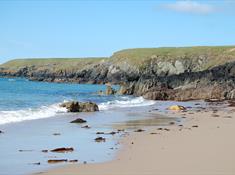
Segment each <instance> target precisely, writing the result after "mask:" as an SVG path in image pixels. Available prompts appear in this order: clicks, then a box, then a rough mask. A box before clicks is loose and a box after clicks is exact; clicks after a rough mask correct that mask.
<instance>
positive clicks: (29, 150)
mask: <svg viewBox="0 0 235 175" xmlns="http://www.w3.org/2000/svg"><path fill="white" fill-rule="evenodd" d="M32 151H33V150H31V149H20V150H19V152H32Z"/></svg>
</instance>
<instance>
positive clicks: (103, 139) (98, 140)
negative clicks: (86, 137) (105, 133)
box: [95, 137, 106, 142]
mask: <svg viewBox="0 0 235 175" xmlns="http://www.w3.org/2000/svg"><path fill="white" fill-rule="evenodd" d="M95 141H96V142H105V141H106V139H105V138H103V137H97V138H95Z"/></svg>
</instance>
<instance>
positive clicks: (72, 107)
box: [60, 101, 99, 112]
mask: <svg viewBox="0 0 235 175" xmlns="http://www.w3.org/2000/svg"><path fill="white" fill-rule="evenodd" d="M60 106H61V107H65V108H66V109H67V110H68V112H95V111H99V107H98V105H97V104H96V103H93V102H78V101H72V102H66V103H63V104H61V105H60Z"/></svg>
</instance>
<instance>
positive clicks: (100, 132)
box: [96, 132, 104, 134]
mask: <svg viewBox="0 0 235 175" xmlns="http://www.w3.org/2000/svg"><path fill="white" fill-rule="evenodd" d="M96 134H104V132H97V133H96Z"/></svg>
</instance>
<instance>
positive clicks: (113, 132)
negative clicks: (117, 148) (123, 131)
mask: <svg viewBox="0 0 235 175" xmlns="http://www.w3.org/2000/svg"><path fill="white" fill-rule="evenodd" d="M116 133H117V132H115V131H112V132H109V133H108V134H111V135H114V134H116Z"/></svg>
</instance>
